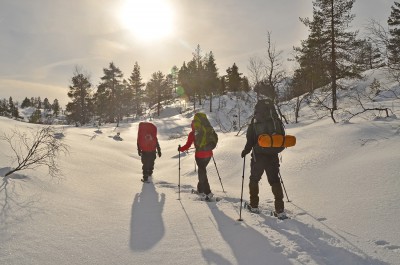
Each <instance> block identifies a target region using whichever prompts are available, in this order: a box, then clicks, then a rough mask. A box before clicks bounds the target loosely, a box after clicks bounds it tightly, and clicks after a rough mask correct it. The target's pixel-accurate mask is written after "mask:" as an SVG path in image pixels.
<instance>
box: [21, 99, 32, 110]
mask: <svg viewBox="0 0 400 265" xmlns="http://www.w3.org/2000/svg"><path fill="white" fill-rule="evenodd" d="M30 106H32V103H31V101H30V100H29V99H28V98H27V97H25V99H24V100H23V101H22V104H21V108H23V109H24V108H28V107H30Z"/></svg>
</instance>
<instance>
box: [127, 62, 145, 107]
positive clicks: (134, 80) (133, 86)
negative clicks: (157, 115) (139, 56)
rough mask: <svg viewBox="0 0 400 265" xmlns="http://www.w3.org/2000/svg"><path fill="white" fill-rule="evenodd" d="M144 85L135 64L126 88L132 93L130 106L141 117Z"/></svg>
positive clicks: (137, 66)
mask: <svg viewBox="0 0 400 265" xmlns="http://www.w3.org/2000/svg"><path fill="white" fill-rule="evenodd" d="M145 85H146V84H145V83H143V82H142V77H141V74H140V66H139V64H138V63H137V62H135V65H134V66H133V71H132V73H131V76H130V77H129V79H128V88H129V90H130V91H131V93H132V104H133V106H135V108H134V110H133V111H134V113H136V115H142V108H141V104H142V102H143V94H144V92H143V87H144V86H145Z"/></svg>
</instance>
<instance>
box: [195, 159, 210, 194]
mask: <svg viewBox="0 0 400 265" xmlns="http://www.w3.org/2000/svg"><path fill="white" fill-rule="evenodd" d="M210 160H211V157H207V158H198V157H196V164H197V167H198V176H199V182H198V183H197V191H198V192H199V193H204V194H209V193H210V192H211V189H210V184H209V183H208V178H207V169H206V168H207V165H208V163H210Z"/></svg>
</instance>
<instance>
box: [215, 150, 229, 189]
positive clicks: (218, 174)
mask: <svg viewBox="0 0 400 265" xmlns="http://www.w3.org/2000/svg"><path fill="white" fill-rule="evenodd" d="M212 159H213V161H214V165H215V169H216V170H217V174H218V178H219V182H221V187H222V191H223V192H224V193H226V192H225V190H224V185H222V180H221V177H220V176H219V172H218V168H217V163H215V159H214V156H212Z"/></svg>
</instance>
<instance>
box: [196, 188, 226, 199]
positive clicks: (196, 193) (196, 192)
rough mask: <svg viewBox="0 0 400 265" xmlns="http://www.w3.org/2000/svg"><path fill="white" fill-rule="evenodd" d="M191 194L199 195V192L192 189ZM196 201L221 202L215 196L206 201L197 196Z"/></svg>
mask: <svg viewBox="0 0 400 265" xmlns="http://www.w3.org/2000/svg"><path fill="white" fill-rule="evenodd" d="M192 194H197V195H199V192H198V191H197V190H195V189H192ZM198 199H199V201H204V202H219V201H220V200H221V198H220V197H217V196H213V197H212V198H211V199H206V198H204V197H202V196H200V195H199V198H198Z"/></svg>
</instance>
